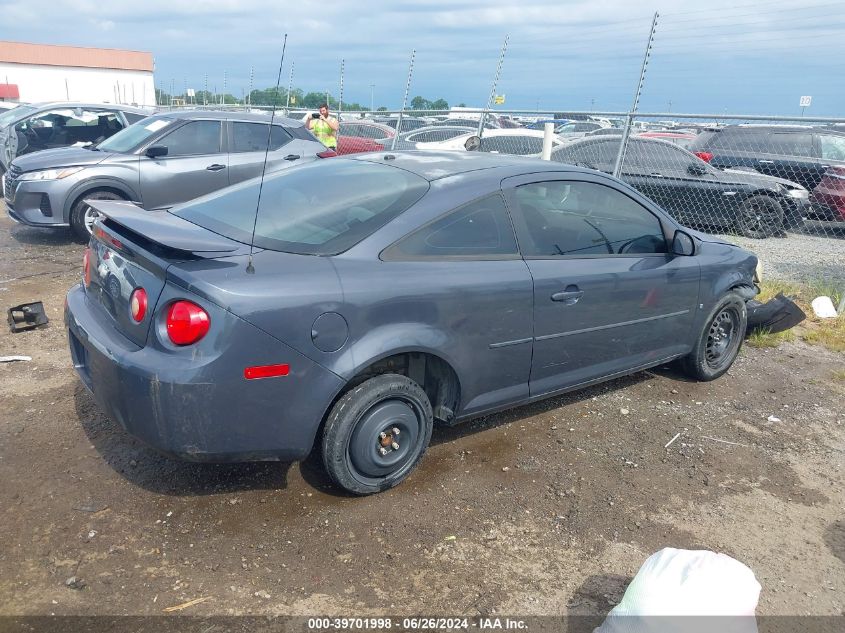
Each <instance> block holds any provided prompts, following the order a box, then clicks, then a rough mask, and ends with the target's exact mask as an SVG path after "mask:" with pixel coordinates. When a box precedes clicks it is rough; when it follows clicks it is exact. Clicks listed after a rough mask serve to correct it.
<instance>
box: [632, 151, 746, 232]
mask: <svg viewBox="0 0 845 633" xmlns="http://www.w3.org/2000/svg"><path fill="white" fill-rule="evenodd" d="M622 179H623V180H625V181H626V182H627V183H628V184H630V185H631V186H633V187H634V188H635V189H637V190H638V191H639V192H640V193H642V194H643V195H645V196H646V197H647V198H650V199H651V200H653V201H654V202H656V203H657V204H658V205H659V206H660V207H662V208H663V209H664V210H665V211H667V212H668V213H669V215H671V216H672V217H673V218H675V219H676V220H678V221H680V222H688V223H694V224H706V223H707V221H708V219H709V220H712V219H713V218H714V217H718V216H720V215H722V211H723V210H724V209H725V207H726V206H728V205H729V204H733V198H734V197H736V196H738V192H741V191H744V189H745V187H743V186H740V187H738V188H735V187H734V188H732V187H730V184H729V182H728V179H727V178H724V177H721V178H720V177H719V175H718V174H716V173H715V170H714V169H713V168H712V167H710V166H709V165H707V163H705V162H704V161H703V160H701V159H700V158H698V157H697V156H695V155H694V154H691V153H689V152H687V151H685V150H683V149H681V148H679V147H676V146H674V145H672V144H671V143H668V142H666V141H658V140H649V139H631V141H630V143H629V145H628V153H627V155H626V156H625V161H624V163H623V169H622Z"/></svg>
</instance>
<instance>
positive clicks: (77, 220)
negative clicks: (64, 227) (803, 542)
mask: <svg viewBox="0 0 845 633" xmlns="http://www.w3.org/2000/svg"><path fill="white" fill-rule="evenodd" d="M86 200H125V198H124V197H123V196H121V195H120V194H119V193H115V192H114V191H108V190H105V189H103V190H100V191H92V192H90V193H86V194H85V195H84V196H82V198H80V199H79V200H77V202H76V204H75V205H73V209H71V210H70V228H71V230H72V231H73V234H74V236H76V238H77V239H79V240H81V241H83V242H87V241H88V239H89V238H90V237H91V230H92V226H93V225H94V220H96V219H97V217H98V216H99V214H98V213H97V212H96V211H94V209H92V208H91V206H90V205H89V204H88V203H87V202H85V201H86Z"/></svg>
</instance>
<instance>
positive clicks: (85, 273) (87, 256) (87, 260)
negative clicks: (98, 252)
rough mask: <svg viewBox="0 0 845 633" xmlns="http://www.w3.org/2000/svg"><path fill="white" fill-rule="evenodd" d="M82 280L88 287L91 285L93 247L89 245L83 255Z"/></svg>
mask: <svg viewBox="0 0 845 633" xmlns="http://www.w3.org/2000/svg"><path fill="white" fill-rule="evenodd" d="M82 280H83V281H84V282H85V287H86V288H87V287H88V286H90V285H91V249H90V248H88V247H85V253H84V254H83V255H82Z"/></svg>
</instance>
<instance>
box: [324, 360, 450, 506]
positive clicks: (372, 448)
mask: <svg viewBox="0 0 845 633" xmlns="http://www.w3.org/2000/svg"><path fill="white" fill-rule="evenodd" d="M433 424H434V416H433V414H432V410H431V403H430V402H429V400H428V397H427V396H426V394H425V392H424V391H423V390H422V388H421V387H420V386H419V385H418V384H417V383H416V382H414V381H413V380H411V379H409V378H407V377H405V376H400V375H398V374H383V375H381V376H376V377H374V378H370V379H369V380H367V381H365V382H363V383H361V384H360V385H358V386H357V387H355V388H353V389H351V390H350V391H349V392H347V393H346V394H345V395H344V396H343V397H342V398H341V399H340V400H338V401H337V403H336V404H335V406H334V407H333V408H332V410H331V413H329V417H328V419H327V420H326V425H325V429H324V431H323V445H322V448H323V464H324V466H325V468H326V471H328V473H329V476H330V477H331V478H332V480H333V481H334V482H335V483H336V484H337V485H338V486H341V487H342V488H344V489H345V490H347V491H349V492H351V493H354V494H357V495H368V494H372V493H375V492H381V491H383V490H387V489H389V488H392V487H393V486H396V485H397V484H399V483H400V482H401V481H402V480H403V479H405V477H407V476H408V475H409V474H410V472H411V471H412V470H413V469H414V467H415V466H416V465H417V463H418V462H419V460H420V458H422V456H423V453H425V449H426V448H427V447H428V442H429V440H430V439H431V430H432V427H433Z"/></svg>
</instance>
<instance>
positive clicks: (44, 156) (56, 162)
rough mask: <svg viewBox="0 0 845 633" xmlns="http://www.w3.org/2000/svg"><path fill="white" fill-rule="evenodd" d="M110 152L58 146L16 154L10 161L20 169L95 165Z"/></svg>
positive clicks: (109, 154)
mask: <svg viewBox="0 0 845 633" xmlns="http://www.w3.org/2000/svg"><path fill="white" fill-rule="evenodd" d="M111 155H112V153H110V152H97V151H94V150H90V149H83V148H81V147H60V148H57V149H45V150H41V151H40V152H33V153H32V154H24V155H23V156H18V157H17V158H16V159H15V160H13V161H12V163H13V164H14V165H15V167H17V168H19V169H20V170H21V171H25V172H26V171H35V170H36V169H55V168H58V167H78V166H80V165H96V164H98V163H102V162H103V161H104V160H105V159H107V158H108V157H109V156H111Z"/></svg>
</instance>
